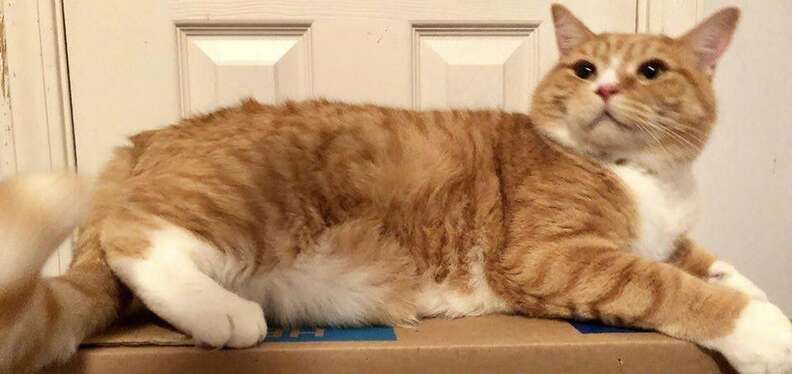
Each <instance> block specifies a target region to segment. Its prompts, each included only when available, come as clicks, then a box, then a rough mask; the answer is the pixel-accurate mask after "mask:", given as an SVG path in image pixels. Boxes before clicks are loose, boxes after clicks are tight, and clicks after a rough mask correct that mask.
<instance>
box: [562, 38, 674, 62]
mask: <svg viewBox="0 0 792 374" xmlns="http://www.w3.org/2000/svg"><path fill="white" fill-rule="evenodd" d="M678 52H679V48H678V46H677V44H676V42H675V41H674V39H671V38H669V37H667V36H662V35H649V34H599V35H597V36H596V37H594V38H592V39H590V40H588V41H586V42H584V43H583V44H581V45H580V46H578V48H576V49H575V50H574V51H572V53H570V54H569V55H568V56H566V57H565V60H568V62H574V61H577V60H580V59H586V60H589V61H592V62H600V63H608V62H611V61H620V62H621V63H622V64H631V63H633V64H634V63H641V62H643V61H645V60H647V59H652V58H660V59H671V60H673V59H674V57H675V56H676V55H677V54H678Z"/></svg>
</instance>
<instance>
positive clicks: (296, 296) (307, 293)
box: [238, 256, 510, 326]
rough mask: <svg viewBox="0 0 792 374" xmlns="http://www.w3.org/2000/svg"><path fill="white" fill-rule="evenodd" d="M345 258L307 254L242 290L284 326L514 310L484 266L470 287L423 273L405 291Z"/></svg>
mask: <svg viewBox="0 0 792 374" xmlns="http://www.w3.org/2000/svg"><path fill="white" fill-rule="evenodd" d="M343 261H344V259H339V258H333V257H325V256H316V257H311V258H305V259H302V260H300V261H298V262H297V263H296V264H295V265H293V266H291V267H289V268H284V269H274V270H272V271H270V272H269V273H267V274H264V275H260V276H254V277H252V278H251V279H250V280H249V281H248V282H246V285H245V286H244V287H242V288H241V289H240V290H239V291H238V293H239V294H240V295H241V296H243V297H245V298H247V299H249V300H252V301H255V302H258V303H260V304H261V305H262V307H263V308H264V313H265V315H266V317H267V320H268V321H270V322H274V323H276V324H280V325H330V326H339V325H340V326H355V325H367V324H372V323H394V324H400V323H412V322H414V321H416V320H417V319H419V318H422V317H449V318H456V317H462V316H470V315H481V314H489V313H497V312H508V311H510V308H509V306H508V304H507V303H506V302H505V301H504V300H503V299H502V298H501V297H499V296H498V295H497V294H496V293H495V292H494V291H493V290H492V289H491V288H490V286H489V284H488V283H487V280H486V278H485V277H484V274H483V271H482V268H483V267H482V266H481V264H473V265H472V266H471V269H469V278H468V279H467V281H466V282H464V284H465V285H466V287H459V286H458V284H459V282H450V281H445V282H442V283H437V282H434V281H433V280H428V279H426V278H424V277H418V279H416V280H415V283H414V284H412V285H410V286H409V290H399V289H394V287H400V286H403V284H389V283H388V282H387V281H386V282H382V279H383V277H382V276H381V274H377V272H378V271H379V270H378V269H377V268H376V267H370V268H367V267H360V268H349V267H348V266H345V265H346V264H344V263H343ZM452 283H453V284H454V285H452ZM416 289H417V291H416ZM395 298H402V299H403V300H398V301H396V300H394V299H395Z"/></svg>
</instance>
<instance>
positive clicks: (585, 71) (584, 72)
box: [572, 60, 597, 79]
mask: <svg viewBox="0 0 792 374" xmlns="http://www.w3.org/2000/svg"><path fill="white" fill-rule="evenodd" d="M572 70H574V71H575V75H577V76H578V78H581V79H589V78H591V77H593V76H594V75H595V74H597V67H596V66H594V64H592V63H590V62H588V61H586V60H580V61H578V62H576V63H575V65H572Z"/></svg>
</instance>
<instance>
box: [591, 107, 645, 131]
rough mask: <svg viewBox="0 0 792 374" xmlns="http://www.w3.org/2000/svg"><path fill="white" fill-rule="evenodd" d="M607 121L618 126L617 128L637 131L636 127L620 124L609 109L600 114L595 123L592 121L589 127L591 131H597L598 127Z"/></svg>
mask: <svg viewBox="0 0 792 374" xmlns="http://www.w3.org/2000/svg"><path fill="white" fill-rule="evenodd" d="M605 120H610V122H611V123H613V124H614V125H616V127H618V128H621V129H623V130H627V131H635V128H634V127H632V126H628V125H626V124H624V123H622V122H620V121H619V120H617V119H616V117H614V116H613V115H612V114H611V113H610V112H609V111H608V110H607V109H605V110H603V111H602V113H600V114H599V115H598V116H597V118H595V119H594V120H593V121H591V124H590V125H589V126H588V128H589V130H593V129H595V128H596V127H597V126H599V125H600V124H601V123H602V122H604V121H605Z"/></svg>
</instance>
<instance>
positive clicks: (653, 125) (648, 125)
mask: <svg viewBox="0 0 792 374" xmlns="http://www.w3.org/2000/svg"><path fill="white" fill-rule="evenodd" d="M647 107H648V106H647V105H646V104H643V103H625V104H624V105H621V106H620V107H619V110H620V111H621V112H622V113H623V114H626V115H627V117H628V118H629V119H630V120H631V121H633V123H635V124H636V125H637V126H638V127H640V128H642V129H644V131H645V132H647V133H648V134H650V136H651V137H652V138H653V139H654V140H655V142H657V143H658V145H660V146H662V147H663V148H664V149H665V150H666V152H668V153H669V155H670V156H674V154H673V153H672V152H670V151H668V148H666V147H665V146H664V145H663V144H662V142H660V140H659V138H658V137H657V135H658V134H661V135H666V136H668V138H669V139H671V140H672V141H674V142H675V143H677V144H678V145H680V146H682V147H684V148H687V149H688V150H690V151H694V152H698V151H700V150H701V145H702V144H703V143H704V141H703V139H702V138H701V137H700V136H699V135H697V134H695V133H693V132H687V133H681V132H680V131H679V130H677V129H676V128H677V127H683V126H681V125H680V124H678V123H676V122H675V121H674V123H672V124H671V126H664V125H663V123H662V122H661V123H657V122H655V121H652V120H651V119H649V118H647V116H646V113H651V112H652V111H651V110H650V109H649V108H647ZM668 120H671V119H668ZM671 121H673V120H671ZM684 128H685V130H693V131H695V132H701V130H699V129H697V128H693V127H690V126H685V127H684ZM686 135H687V136H689V137H692V138H693V140H695V141H696V142H697V143H698V144H695V143H693V142H692V141H691V140H690V139H688V137H686Z"/></svg>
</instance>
